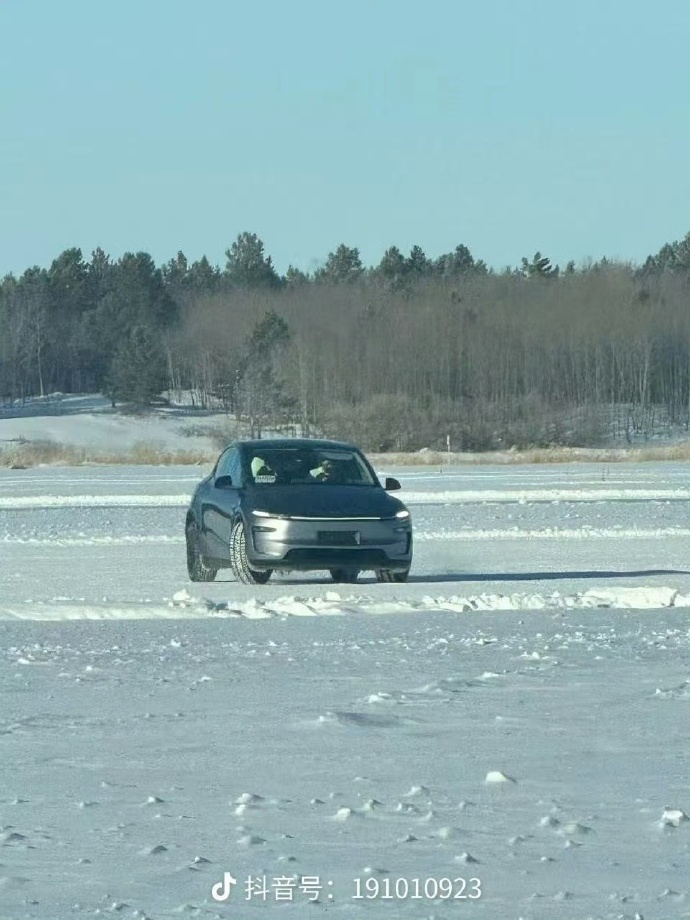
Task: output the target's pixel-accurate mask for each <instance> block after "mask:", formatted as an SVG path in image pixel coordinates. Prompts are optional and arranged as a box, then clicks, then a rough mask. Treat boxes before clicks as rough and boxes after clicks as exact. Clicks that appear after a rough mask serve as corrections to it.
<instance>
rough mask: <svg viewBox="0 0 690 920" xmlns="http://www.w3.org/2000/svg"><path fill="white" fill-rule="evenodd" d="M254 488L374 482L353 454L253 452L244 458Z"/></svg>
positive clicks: (308, 449)
mask: <svg viewBox="0 0 690 920" xmlns="http://www.w3.org/2000/svg"><path fill="white" fill-rule="evenodd" d="M247 462H248V466H249V470H248V472H249V476H250V481H253V482H254V483H255V484H256V485H266V486H270V485H315V486H317V485H318V486H328V485H341V486H342V485H348V486H373V485H376V480H375V479H374V477H373V476H372V474H371V472H370V471H369V469H368V467H367V465H366V463H365V462H364V460H363V459H362V457H361V456H360V455H359V454H358V453H357V452H356V451H353V450H346V449H322V450H320V449H318V448H312V447H294V448H293V447H284V448H283V447H281V448H269V449H266V450H263V449H261V448H256V449H255V450H253V451H251V452H250V453H249V454H248V455H247Z"/></svg>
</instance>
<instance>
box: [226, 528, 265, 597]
mask: <svg viewBox="0 0 690 920" xmlns="http://www.w3.org/2000/svg"><path fill="white" fill-rule="evenodd" d="M230 564H231V566H232V571H233V573H234V575H235V578H236V579H237V580H238V581H241V582H242V583H243V584H245V585H265V584H266V582H267V581H268V579H269V578H270V577H271V575H272V574H273V569H269V570H268V571H267V572H257V571H255V570H254V569H251V568H250V567H249V561H248V560H247V535H246V533H245V530H244V524H243V523H242V521H238V522H237V523H236V524H235V526H234V527H233V528H232V534H231V536H230Z"/></svg>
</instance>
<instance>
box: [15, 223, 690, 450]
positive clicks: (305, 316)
mask: <svg viewBox="0 0 690 920" xmlns="http://www.w3.org/2000/svg"><path fill="white" fill-rule="evenodd" d="M225 256H226V264H225V266H224V268H222V269H221V268H220V267H218V266H214V265H212V264H211V263H210V262H209V261H208V259H206V258H205V257H203V258H201V259H199V260H198V261H195V262H190V261H189V260H188V259H187V258H186V257H185V256H184V254H183V253H181V252H179V253H178V254H177V256H176V257H175V258H173V259H171V260H170V261H168V262H167V263H165V264H163V265H161V266H157V265H156V264H155V263H154V260H153V259H152V258H151V256H150V255H148V254H147V253H144V252H139V253H126V254H125V255H123V256H122V257H121V258H120V259H117V260H112V259H111V258H110V257H109V256H108V255H106V253H105V252H103V250H102V249H96V250H95V251H94V252H93V253H92V254H91V258H90V259H89V260H88V261H87V260H85V259H84V257H83V254H82V252H81V250H80V249H78V248H73V249H68V250H66V251H65V252H63V253H62V254H61V255H59V256H58V257H57V258H56V259H55V260H54V261H53V262H52V263H51V265H50V266H49V267H48V268H39V267H33V268H30V269H27V271H25V272H24V273H23V274H22V275H21V276H20V277H15V276H13V275H8V276H6V277H5V278H4V279H3V280H2V282H1V283H0V399H1V400H3V401H5V402H11V401H14V400H17V399H20V400H21V399H25V398H28V397H30V396H36V395H39V396H40V395H44V394H48V393H52V392H69V393H91V392H100V393H103V394H106V395H107V396H108V397H109V398H110V399H111V400H112V403H113V405H115V404H116V403H118V402H122V403H125V402H126V403H135V404H139V405H147V404H150V403H151V401H152V400H154V399H155V398H156V397H157V396H159V395H160V394H162V393H163V392H169V391H172V392H173V393H182V392H183V391H184V392H187V393H191V394H192V398H193V400H194V403H195V405H197V406H199V407H200V408H211V407H214V406H215V407H217V406H222V407H223V408H224V409H225V411H227V412H228V413H229V414H231V415H232V416H234V417H235V418H237V419H241V420H244V421H246V422H247V423H248V424H249V426H250V428H251V430H252V431H253V432H254V433H255V434H260V433H261V432H262V431H264V430H266V429H267V428H271V429H274V428H285V429H286V430H293V431H296V430H301V431H304V432H305V433H316V432H318V433H324V434H328V435H331V436H336V437H342V438H351V439H354V440H357V441H358V442H359V443H361V444H362V445H363V446H365V447H367V448H368V449H371V448H377V449H392V448H395V449H400V450H406V449H407V450H414V449H419V448H421V447H436V446H442V445H444V444H445V440H446V437H447V436H451V438H452V441H453V445H454V446H455V447H456V448H457V449H466V450H480V449H489V448H495V447H501V446H503V447H505V446H511V445H513V444H516V445H519V446H526V445H543V444H595V443H597V442H598V441H601V440H602V439H603V438H604V437H605V431H604V428H605V421H604V420H605V418H606V411H608V410H610V409H611V408H612V407H619V408H621V407H625V412H626V414H627V417H628V419H630V420H632V421H631V422H630V424H633V425H637V424H646V422H645V419H647V420H648V419H649V418H652V417H654V415H655V413H658V412H659V411H662V412H663V413H664V415H665V417H666V418H667V419H668V420H669V421H670V422H672V423H674V424H677V425H681V424H683V423H685V424H687V414H688V391H689V386H690V380H689V370H688V367H689V359H688V346H689V328H688V327H689V322H688V294H689V293H690V234H688V235H687V236H686V237H685V238H684V239H683V240H680V241H678V242H674V243H669V244H666V245H665V246H663V247H662V248H661V249H660V251H659V252H658V253H656V254H655V255H650V256H649V257H648V258H647V260H646V261H645V262H644V263H643V264H642V265H634V264H631V263H622V262H616V261H609V260H607V259H602V260H600V261H597V262H591V263H587V264H583V265H578V266H576V265H575V263H574V262H569V263H568V264H567V265H565V266H564V267H563V268H561V267H560V266H558V265H553V264H552V263H551V261H550V259H549V258H548V257H547V256H545V255H543V254H542V253H541V252H537V253H535V254H534V255H533V256H532V257H531V258H527V257H525V258H523V259H522V260H521V264H520V265H519V266H516V267H513V268H506V269H504V270H503V271H500V272H497V271H495V270H493V269H491V268H489V267H488V266H487V265H486V263H485V262H484V261H482V260H480V259H475V257H474V256H473V255H472V253H471V252H470V250H469V249H468V248H467V247H466V246H464V245H459V246H457V247H456V248H455V249H454V250H453V251H452V252H449V253H446V254H443V255H441V256H439V257H437V258H434V259H432V258H429V257H428V256H427V255H426V254H425V252H424V251H423V250H422V248H421V247H420V246H413V247H412V249H411V250H410V252H409V253H408V254H404V253H403V252H401V251H400V249H398V248H397V247H395V246H392V247H390V248H389V249H388V250H387V251H386V252H385V253H384V255H383V258H382V259H381V261H380V263H379V264H378V265H376V266H372V267H366V266H364V265H363V263H362V260H361V257H360V254H359V251H358V249H357V248H354V247H349V246H346V245H345V244H342V245H340V246H338V247H337V248H336V249H335V251H333V252H331V253H329V255H328V257H327V259H326V260H325V262H324V264H323V266H322V267H320V268H319V269H317V270H316V271H314V272H311V273H306V272H302V271H300V270H299V269H296V268H294V267H292V266H290V268H288V270H287V272H286V273H285V274H284V275H282V276H281V275H279V274H278V272H277V271H276V269H275V267H274V265H273V261H272V258H271V257H270V256H269V255H267V254H266V253H265V251H264V244H263V242H262V241H261V240H260V239H259V237H258V236H257V235H256V234H254V233H248V232H246V233H242V234H240V235H239V236H238V237H237V239H236V240H235V242H233V243H232V245H231V246H230V247H229V248H228V250H227V251H226V253H225ZM640 420H642V421H640ZM626 430H627V429H626Z"/></svg>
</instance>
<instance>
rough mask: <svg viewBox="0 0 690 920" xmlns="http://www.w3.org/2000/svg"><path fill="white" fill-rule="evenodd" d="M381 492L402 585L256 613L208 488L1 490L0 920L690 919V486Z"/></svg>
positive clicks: (153, 481)
mask: <svg viewBox="0 0 690 920" xmlns="http://www.w3.org/2000/svg"><path fill="white" fill-rule="evenodd" d="M382 472H383V473H390V474H393V475H398V476H399V478H400V479H401V481H402V482H403V486H404V491H403V492H402V493H401V497H402V498H403V499H404V500H406V501H407V502H408V503H409V504H410V507H411V510H412V513H413V519H414V524H415V529H416V551H415V563H414V566H413V571H412V576H411V579H410V582H409V583H408V584H406V585H385V584H378V583H376V582H375V581H374V579H373V577H371V576H370V575H369V574H367V575H365V576H363V577H362V579H361V583H360V584H358V585H355V586H347V587H345V586H337V588H336V586H334V585H333V584H332V583H331V582H330V581H329V580H328V579H327V577H326V576H325V575H323V574H316V575H314V576H311V575H299V576H285V577H280V578H278V577H275V578H274V580H273V581H272V582H271V583H270V584H269V585H268V586H266V587H264V588H257V587H251V586H244V585H238V584H236V583H235V582H234V580H233V579H232V577H231V575H230V574H229V572H221V573H220V574H219V578H218V580H217V581H216V582H215V583H213V584H209V585H193V584H191V583H190V582H189V581H188V580H187V577H186V572H185V561H184V544H183V541H182V526H183V515H184V509H185V505H186V502H187V500H188V497H189V494H190V493H191V491H192V489H193V487H194V484H195V482H196V481H197V480H198V478H199V477H200V475H201V471H200V470H195V469H190V468H174V467H173V468H170V467H160V468H155V469H154V468H146V467H108V468H96V467H80V468H75V469H68V468H57V467H55V468H39V469H34V470H22V471H11V470H5V471H0V559H1V561H2V565H1V566H0V918H2V920H28V918H31V920H66V918H80V917H95V916H110V915H115V916H122V917H132V918H134V917H139V918H144V917H149V918H151V920H163V918H175V917H180V916H182V917H203V918H223V920H224V918H230V917H240V918H243V917H253V916H260V915H267V916H272V915H274V914H275V915H276V916H282V917H285V918H302V917H310V916H312V915H314V916H320V915H321V914H323V915H325V916H327V917H333V918H337V917H352V918H359V917H363V916H365V917H372V918H377V917H380V916H381V917H383V916H386V917H391V918H396V917H400V918H408V917H409V918H414V920H427V918H432V917H433V918H436V920H445V918H451V917H456V916H458V915H459V914H460V913H463V914H466V915H467V916H472V917H477V918H486V920H517V918H519V917H523V918H525V920H528V918H529V920H541V918H543V920H550V918H552V917H556V916H558V917H564V918H572V920H576V918H577V920H583V918H588V917H592V918H625V920H633V918H635V917H636V916H638V917H644V918H645V920H665V918H681V917H690V878H689V876H688V865H689V863H688V855H689V854H690V821H688V820H686V819H685V817H684V816H685V814H686V813H688V814H690V803H689V802H688V783H687V777H688V756H687V755H688V729H689V728H690V724H689V720H688V712H687V709H688V700H689V699H690V661H689V658H690V655H689V654H688V649H689V643H688V639H689V634H690V630H689V615H690V564H689V561H688V546H689V545H690V541H689V539H688V537H689V536H690V518H689V516H688V510H689V509H688V498H689V492H688V480H687V470H686V467H685V466H684V465H682V464H671V463H665V464H644V465H640V466H632V465H628V464H619V465H615V466H610V467H603V466H601V465H597V464H589V465H588V464H581V465H558V466H553V467H545V466H539V467H534V466H532V467H509V468H506V467H500V468H498V467H497V468H490V467H483V468H472V469H462V470H461V469H450V470H444V472H443V473H442V474H439V473H437V472H434V471H431V470H425V471H421V470H412V471H410V470H393V469H390V470H385V471H384V470H382ZM226 872H228V873H231V875H232V877H233V878H235V879H236V885H234V886H231V891H232V893H231V894H230V897H229V898H228V900H226V901H217V900H214V898H213V895H212V890H213V886H214V885H215V884H216V883H219V882H222V881H223V878H224V873H226ZM248 878H251V879H253V881H254V883H255V884H254V885H253V888H252V893H251V897H250V898H248V897H247V890H246V883H247V879H248ZM317 878H318V883H317V881H316V879H317ZM444 879H448V880H450V881H449V882H444V881H442V880H444ZM473 879H479V880H480V890H481V896H480V897H479V898H476V899H475V898H474V897H472V898H470V897H469V895H475V894H476V893H477V891H478V888H477V882H475V881H471V880H473ZM262 880H265V887H266V894H265V897H264V896H262V894H261V891H260V889H261V882H262ZM398 880H404V881H398ZM415 880H418V881H416V882H415ZM462 880H465V883H463V881H462ZM310 883H311V884H310ZM329 883H332V884H329ZM396 884H397V888H396ZM463 884H464V888H463ZM319 885H320V886H321V887H320V891H319V888H318V886H319ZM449 885H450V890H449V889H448V886H449ZM448 891H449V893H450V894H451V895H452V897H450V898H444V897H434V895H437V894H440V895H443V894H444V893H448ZM405 892H406V893H407V896H406V897H402V895H403V894H404V893H405ZM358 893H359V894H361V895H362V896H363V897H361V898H357V897H355V895H357V894H358ZM316 895H318V900H317V901H312V900H311V898H313V897H315V896H316ZM366 895H375V896H374V897H371V898H367V897H366ZM387 895H390V897H387ZM416 895H419V896H416ZM459 895H465V896H466V897H464V898H463V897H460V896H459ZM455 896H458V897H455ZM262 912H263V914H262Z"/></svg>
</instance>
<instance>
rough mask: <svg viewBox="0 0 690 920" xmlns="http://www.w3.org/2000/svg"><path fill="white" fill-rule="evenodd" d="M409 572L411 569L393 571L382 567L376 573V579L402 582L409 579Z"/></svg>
mask: <svg viewBox="0 0 690 920" xmlns="http://www.w3.org/2000/svg"><path fill="white" fill-rule="evenodd" d="M409 574H410V570H409V569H404V570H403V571H402V572H391V571H389V570H388V569H380V570H379V571H378V572H377V573H376V580H377V581H387V582H391V581H392V582H399V583H402V582H404V581H407V576H408V575H409Z"/></svg>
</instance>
